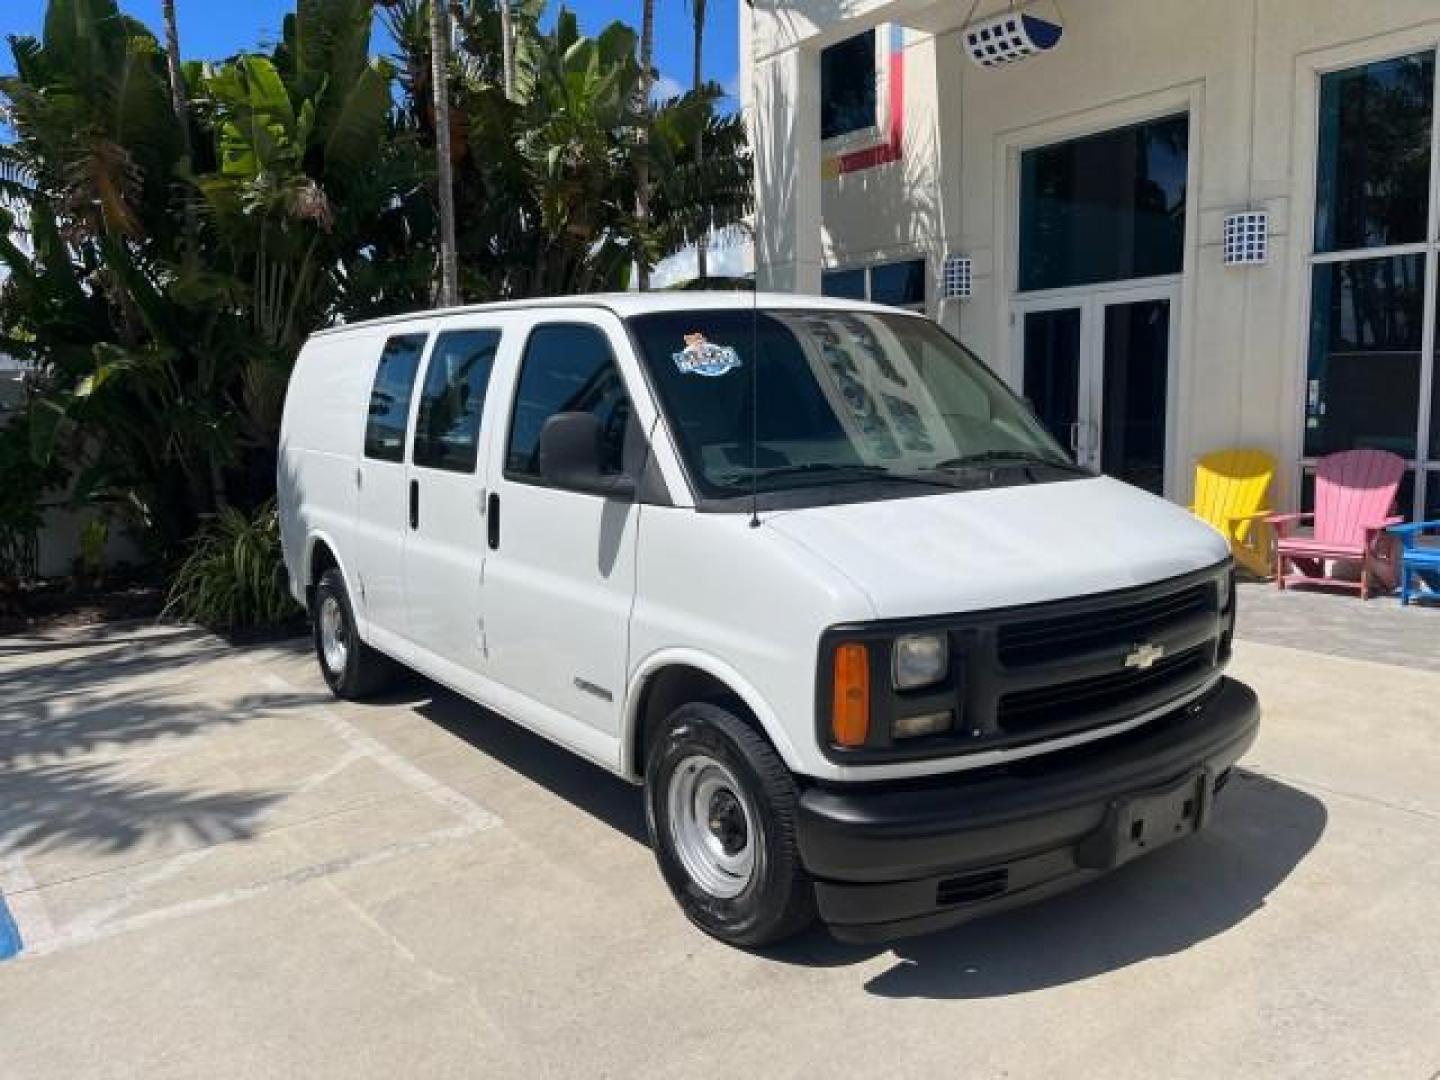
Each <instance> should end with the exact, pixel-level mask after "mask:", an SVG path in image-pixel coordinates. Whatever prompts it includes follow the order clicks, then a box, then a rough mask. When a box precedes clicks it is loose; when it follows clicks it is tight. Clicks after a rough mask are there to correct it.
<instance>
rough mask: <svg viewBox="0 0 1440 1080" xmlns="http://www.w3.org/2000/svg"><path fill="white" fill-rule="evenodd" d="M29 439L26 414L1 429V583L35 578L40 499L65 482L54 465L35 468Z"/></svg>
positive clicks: (40, 515) (30, 433)
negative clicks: (48, 491) (49, 490)
mask: <svg viewBox="0 0 1440 1080" xmlns="http://www.w3.org/2000/svg"><path fill="white" fill-rule="evenodd" d="M31 437H32V425H31V420H30V415H29V414H28V413H25V412H22V413H19V414H17V415H16V416H13V417H11V419H10V420H9V422H8V423H6V424H5V425H4V426H3V427H0V582H6V581H13V580H16V579H22V578H29V577H33V576H34V574H35V560H36V556H37V551H36V547H35V544H36V534H37V533H38V532H39V530H40V525H41V522H42V515H43V510H42V506H43V503H42V499H43V496H44V494H45V492H46V491H47V490H48V489H50V488H52V487H54V486H56V485H58V484H59V483H60V482H61V481H62V480H63V479H64V476H63V474H62V472H61V470H60V468H59V467H58V466H56V465H51V466H48V467H45V468H37V467H36V465H35V461H34V458H33V457H32V456H31V452H30V441H31Z"/></svg>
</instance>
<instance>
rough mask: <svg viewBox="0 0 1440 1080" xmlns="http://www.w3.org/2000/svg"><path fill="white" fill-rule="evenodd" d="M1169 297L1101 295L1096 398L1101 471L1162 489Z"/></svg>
mask: <svg viewBox="0 0 1440 1080" xmlns="http://www.w3.org/2000/svg"><path fill="white" fill-rule="evenodd" d="M1170 303H1171V302H1170V298H1169V297H1165V296H1157V297H1153V298H1149V299H1140V300H1114V301H1106V300H1100V301H1098V302H1097V308H1098V311H1097V318H1096V319H1095V322H1096V324H1097V329H1098V331H1099V333H1100V342H1099V346H1098V354H1099V355H1098V361H1099V362H1098V364H1097V365H1096V367H1097V368H1098V369H1099V370H1098V371H1097V372H1096V373H1095V374H1096V375H1097V376H1098V378H1099V386H1098V387H1097V388H1096V398H1097V401H1098V405H1099V410H1098V411H1099V415H1098V416H1096V417H1095V420H1096V423H1097V426H1098V428H1099V430H1100V438H1099V446H1098V448H1097V449H1098V451H1099V457H1100V471H1101V472H1103V473H1105V474H1106V475H1107V476H1114V477H1117V478H1118V479H1121V480H1124V481H1125V482H1126V483H1127V484H1134V485H1135V486H1136V487H1138V488H1144V489H1145V490H1146V491H1148V492H1151V493H1152V494H1155V495H1164V494H1165V461H1166V453H1165V443H1166V435H1167V432H1168V429H1169V425H1168V424H1167V423H1166V419H1167V417H1166V413H1167V406H1168V403H1169V386H1170V353H1171V350H1170V331H1171V323H1172V320H1171V311H1170Z"/></svg>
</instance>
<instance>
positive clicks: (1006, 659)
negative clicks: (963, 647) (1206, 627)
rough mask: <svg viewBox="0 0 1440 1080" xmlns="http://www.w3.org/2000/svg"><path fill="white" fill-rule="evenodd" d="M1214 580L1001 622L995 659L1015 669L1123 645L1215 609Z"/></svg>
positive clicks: (1160, 632) (1156, 633)
mask: <svg viewBox="0 0 1440 1080" xmlns="http://www.w3.org/2000/svg"><path fill="white" fill-rule="evenodd" d="M1216 600H1217V595H1216V590H1215V584H1214V582H1212V581H1203V582H1200V583H1199V584H1195V585H1191V586H1189V587H1188V588H1185V589H1181V590H1180V591H1178V592H1174V593H1171V594H1169V595H1168V596H1158V597H1149V596H1147V597H1143V598H1137V599H1134V600H1131V601H1129V602H1121V603H1118V604H1117V605H1115V606H1114V607H1111V606H1109V605H1106V606H1104V607H1103V608H1099V609H1095V608H1092V609H1090V610H1086V611H1077V612H1070V613H1065V614H1058V615H1041V616H1039V617H1036V618H1030V619H1025V620H1023V621H1019V622H1014V623H1010V624H1008V625H1004V626H1001V627H1000V632H999V636H998V640H997V650H998V653H999V657H1000V663H1001V664H1003V665H1004V666H1006V667H1012V668H1019V667H1027V666H1029V665H1032V664H1042V663H1050V662H1052V661H1055V660H1061V659H1065V658H1067V657H1070V656H1078V655H1080V654H1082V653H1086V652H1092V651H1094V650H1096V649H1102V648H1105V647H1106V646H1110V645H1120V646H1128V645H1130V644H1131V643H1133V642H1136V641H1146V640H1150V639H1153V638H1155V637H1157V636H1159V635H1161V634H1163V633H1165V632H1166V631H1167V630H1169V629H1171V628H1172V627H1175V626H1177V625H1180V624H1182V623H1184V622H1185V621H1187V620H1189V619H1193V618H1194V617H1195V616H1197V615H1203V614H1206V613H1209V612H1213V611H1214V610H1215V603H1216Z"/></svg>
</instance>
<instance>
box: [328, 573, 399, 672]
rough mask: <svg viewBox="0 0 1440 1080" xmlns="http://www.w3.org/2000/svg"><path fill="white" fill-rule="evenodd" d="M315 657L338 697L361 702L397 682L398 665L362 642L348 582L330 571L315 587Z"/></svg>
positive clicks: (338, 574)
mask: <svg viewBox="0 0 1440 1080" xmlns="http://www.w3.org/2000/svg"><path fill="white" fill-rule="evenodd" d="M315 657H316V659H317V660H319V661H320V671H321V673H322V674H323V675H324V676H325V682H326V683H327V684H329V686H330V689H331V691H332V692H333V693H334V694H335V696H336V697H341V698H348V699H351V700H358V699H360V698H365V697H369V696H370V695H372V694H376V693H379V692H380V691H381V690H383V689H384V688H385V687H386V686H388V685H389V684H390V683H391V682H393V681H394V678H395V671H396V669H395V662H394V661H393V660H391V659H390V658H389V657H388V656H385V655H383V654H382V653H378V652H376V651H375V650H374V649H372V648H370V646H368V645H366V644H365V643H364V642H363V641H361V640H360V635H359V634H358V633H356V631H355V612H354V609H353V608H352V607H351V606H350V596H349V594H348V593H347V592H346V591H345V579H344V578H343V577H341V576H340V571H339V570H337V569H335V568H334V567H331V568H330V569H329V570H326V571H325V573H324V574H322V575H321V577H320V583H319V584H318V585H316V586H315Z"/></svg>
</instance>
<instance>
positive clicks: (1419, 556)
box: [1390, 521, 1440, 604]
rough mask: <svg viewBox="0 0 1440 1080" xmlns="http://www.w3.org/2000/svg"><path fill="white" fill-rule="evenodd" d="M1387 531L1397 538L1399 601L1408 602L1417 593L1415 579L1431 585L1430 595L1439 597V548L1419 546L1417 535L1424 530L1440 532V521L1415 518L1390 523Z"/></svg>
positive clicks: (1435, 597)
mask: <svg viewBox="0 0 1440 1080" xmlns="http://www.w3.org/2000/svg"><path fill="white" fill-rule="evenodd" d="M1390 532H1391V533H1393V534H1394V535H1395V536H1398V537H1399V538H1400V544H1401V548H1400V603H1402V604H1408V603H1410V601H1411V599H1412V598H1414V597H1417V596H1419V595H1420V591H1419V590H1418V589H1417V588H1415V583H1416V581H1417V580H1423V581H1424V582H1425V584H1426V585H1428V586H1429V587H1430V592H1429V594H1428V595H1429V596H1430V597H1431V598H1432V599H1437V600H1440V547H1421V546H1420V537H1421V536H1423V535H1424V534H1425V533H1427V532H1440V521H1417V522H1414V523H1413V524H1410V525H1392V526H1390Z"/></svg>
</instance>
